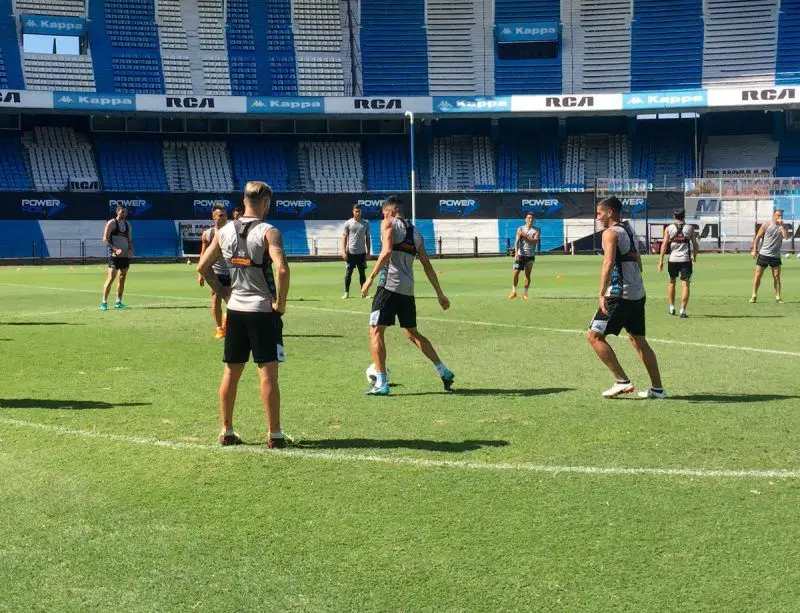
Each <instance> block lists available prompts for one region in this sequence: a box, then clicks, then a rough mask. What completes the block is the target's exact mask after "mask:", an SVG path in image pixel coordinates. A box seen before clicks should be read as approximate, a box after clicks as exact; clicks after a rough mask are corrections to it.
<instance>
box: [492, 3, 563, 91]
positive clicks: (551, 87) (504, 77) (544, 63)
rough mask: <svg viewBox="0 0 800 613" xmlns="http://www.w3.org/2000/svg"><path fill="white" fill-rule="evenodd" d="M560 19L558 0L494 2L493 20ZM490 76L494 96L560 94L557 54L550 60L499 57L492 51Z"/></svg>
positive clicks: (536, 20) (559, 64) (509, 21)
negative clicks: (493, 80) (492, 80)
mask: <svg viewBox="0 0 800 613" xmlns="http://www.w3.org/2000/svg"><path fill="white" fill-rule="evenodd" d="M560 21H561V1H560V0H496V1H495V5H494V22H495V23H514V22H537V23H538V22H555V23H559V22H560ZM494 78H495V92H496V93H497V94H498V95H505V94H556V93H560V92H561V53H559V57H557V58H553V59H547V58H544V59H537V60H501V59H500V58H499V57H498V55H497V53H496V52H495V62H494Z"/></svg>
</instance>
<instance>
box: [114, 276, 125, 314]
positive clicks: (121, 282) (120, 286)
mask: <svg viewBox="0 0 800 613" xmlns="http://www.w3.org/2000/svg"><path fill="white" fill-rule="evenodd" d="M127 278H128V267H127V266H126V267H124V268H120V269H119V278H118V279H117V300H116V303H115V305H114V306H115V307H116V308H118V309H121V308H124V307H125V305H124V304H122V294H123V293H124V292H125V279H127Z"/></svg>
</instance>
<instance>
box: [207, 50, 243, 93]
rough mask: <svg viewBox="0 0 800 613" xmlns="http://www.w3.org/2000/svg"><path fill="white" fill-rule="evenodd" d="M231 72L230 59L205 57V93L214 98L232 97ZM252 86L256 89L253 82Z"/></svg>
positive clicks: (215, 56) (213, 56)
mask: <svg viewBox="0 0 800 613" xmlns="http://www.w3.org/2000/svg"><path fill="white" fill-rule="evenodd" d="M229 70H230V67H229V63H228V58H226V57H224V56H219V55H210V56H207V57H204V58H203V83H204V87H205V91H206V92H207V93H209V94H211V95H212V96H230V95H231V77H230V73H229ZM237 74H240V73H237ZM240 78H243V77H240ZM251 86H252V87H255V83H254V82H252V83H251Z"/></svg>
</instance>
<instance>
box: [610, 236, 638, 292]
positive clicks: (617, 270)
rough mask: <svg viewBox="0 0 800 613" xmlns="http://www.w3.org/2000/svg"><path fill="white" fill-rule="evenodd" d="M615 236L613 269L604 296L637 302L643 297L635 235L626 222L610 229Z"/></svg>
mask: <svg viewBox="0 0 800 613" xmlns="http://www.w3.org/2000/svg"><path fill="white" fill-rule="evenodd" d="M610 229H611V230H612V231H613V232H616V234H617V253H616V254H615V256H614V268H612V269H611V280H610V282H609V284H608V289H607V290H606V296H615V297H617V298H623V299H624V300H639V299H641V298H644V297H645V291H644V282H643V281H642V271H640V270H639V264H638V261H637V258H636V256H637V254H638V250H637V248H636V245H637V241H636V235H635V234H634V233H633V230H631V228H630V226H629V225H628V224H627V223H626V222H621V223H619V224H617V225H615V226H611V228H610Z"/></svg>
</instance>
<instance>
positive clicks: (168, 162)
mask: <svg viewBox="0 0 800 613" xmlns="http://www.w3.org/2000/svg"><path fill="white" fill-rule="evenodd" d="M162 153H163V155H164V171H165V172H166V174H167V184H168V185H169V189H170V191H173V192H188V191H190V190H191V189H192V176H191V170H190V169H189V152H188V149H187V147H186V145H185V143H180V142H176V141H165V142H164V148H163V150H162Z"/></svg>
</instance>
